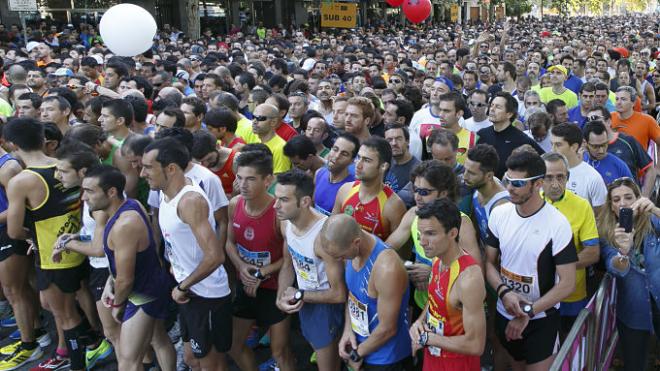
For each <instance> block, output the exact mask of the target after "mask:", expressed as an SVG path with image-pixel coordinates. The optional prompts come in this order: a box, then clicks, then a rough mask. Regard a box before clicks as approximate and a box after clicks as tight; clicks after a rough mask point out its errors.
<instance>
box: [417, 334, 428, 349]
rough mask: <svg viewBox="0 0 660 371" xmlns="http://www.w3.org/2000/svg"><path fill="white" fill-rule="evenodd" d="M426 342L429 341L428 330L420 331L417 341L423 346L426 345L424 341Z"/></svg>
mask: <svg viewBox="0 0 660 371" xmlns="http://www.w3.org/2000/svg"><path fill="white" fill-rule="evenodd" d="M428 342H429V332H428V331H424V332H422V333H421V334H420V335H419V341H418V343H419V345H421V346H423V347H425V346H426V343H428Z"/></svg>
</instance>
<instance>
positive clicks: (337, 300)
mask: <svg viewBox="0 0 660 371" xmlns="http://www.w3.org/2000/svg"><path fill="white" fill-rule="evenodd" d="M331 290H332V292H331V294H330V302H329V303H330V304H344V303H345V302H346V295H347V294H346V287H344V286H342V287H337V288H334V289H331Z"/></svg>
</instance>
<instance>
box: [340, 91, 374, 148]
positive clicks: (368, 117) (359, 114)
mask: <svg viewBox="0 0 660 371" xmlns="http://www.w3.org/2000/svg"><path fill="white" fill-rule="evenodd" d="M375 116H376V113H375V109H374V105H373V103H372V102H371V101H370V100H369V98H365V97H353V98H350V99H349V100H348V104H347V105H346V114H345V118H344V122H345V126H344V128H345V130H346V131H347V132H349V133H351V134H353V135H355V136H356V137H357V138H358V139H359V140H360V142H364V141H366V140H367V139H368V138H369V137H370V136H371V134H370V133H369V127H370V125H371V124H372V123H373V120H374V119H375Z"/></svg>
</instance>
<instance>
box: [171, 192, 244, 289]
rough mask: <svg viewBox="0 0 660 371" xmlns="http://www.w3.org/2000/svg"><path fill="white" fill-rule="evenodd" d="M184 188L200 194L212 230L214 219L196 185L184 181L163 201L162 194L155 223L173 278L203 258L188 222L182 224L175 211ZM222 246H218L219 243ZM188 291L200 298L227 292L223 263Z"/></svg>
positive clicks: (180, 277) (183, 274) (182, 276)
mask: <svg viewBox="0 0 660 371" xmlns="http://www.w3.org/2000/svg"><path fill="white" fill-rule="evenodd" d="M188 192H195V193H199V194H200V195H202V197H204V199H205V200H206V202H207V204H208V206H209V213H208V221H209V223H210V224H211V228H213V230H214V231H215V220H214V219H213V208H212V207H211V203H210V202H209V199H208V198H207V197H206V195H205V194H204V191H202V189H201V188H200V187H199V186H197V185H186V186H184V187H183V188H181V190H180V191H179V193H177V195H176V196H174V198H172V199H171V200H169V201H166V200H165V198H164V197H162V200H161V202H160V205H159V206H160V207H159V208H158V223H159V224H160V229H161V231H162V233H163V239H164V241H165V256H166V257H167V259H168V260H169V261H170V263H171V264H172V272H174V278H175V279H176V281H177V282H182V281H183V280H185V279H186V278H187V277H188V276H189V275H190V274H191V273H192V272H193V271H194V270H195V269H197V266H199V264H200V262H201V261H202V259H203V258H204V253H203V252H202V249H201V248H200V247H199V243H198V242H197V240H196V239H195V235H193V232H192V230H191V229H190V226H188V225H187V224H185V223H184V222H183V221H181V219H179V215H178V213H177V207H178V205H179V201H180V200H181V197H183V195H185V194H186V193H188ZM221 248H222V247H221ZM190 289H191V290H192V292H194V293H195V294H196V295H198V296H201V297H204V298H220V297H224V296H227V295H229V293H230V292H231V291H230V289H229V282H228V281H227V272H226V271H225V267H224V266H222V265H221V266H220V267H218V269H216V270H215V271H214V272H213V273H211V274H210V275H208V276H207V277H206V278H204V279H203V280H201V281H200V282H198V283H196V284H195V285H193V286H192V287H191V288H190Z"/></svg>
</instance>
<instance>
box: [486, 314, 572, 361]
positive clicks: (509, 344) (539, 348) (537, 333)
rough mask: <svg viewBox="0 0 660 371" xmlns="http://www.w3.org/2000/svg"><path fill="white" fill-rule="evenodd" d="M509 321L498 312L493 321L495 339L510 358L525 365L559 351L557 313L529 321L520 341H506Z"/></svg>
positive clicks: (558, 318) (559, 321) (559, 320)
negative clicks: (523, 362)
mask: <svg viewBox="0 0 660 371" xmlns="http://www.w3.org/2000/svg"><path fill="white" fill-rule="evenodd" d="M508 323H509V320H508V319H506V317H504V316H502V315H501V314H500V313H499V312H498V313H497V318H496V319H495V331H496V333H497V338H498V339H499V340H500V343H501V344H502V345H503V346H504V348H505V349H506V350H507V351H508V352H509V354H510V355H511V357H513V359H514V360H516V361H517V362H522V361H525V363H526V364H528V365H531V364H533V363H537V362H541V361H543V360H545V359H547V358H548V357H550V356H552V355H553V354H555V353H557V351H559V328H560V326H561V318H560V316H559V311H553V312H552V313H551V314H550V315H548V316H547V317H545V318H539V319H535V320H531V321H529V324H528V325H527V327H526V328H525V330H524V331H523V333H522V336H523V338H522V340H513V341H507V340H506V335H505V330H506V326H507V324H508Z"/></svg>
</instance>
